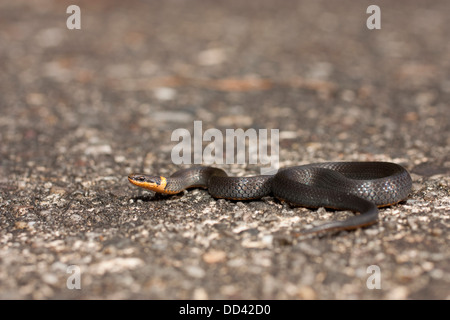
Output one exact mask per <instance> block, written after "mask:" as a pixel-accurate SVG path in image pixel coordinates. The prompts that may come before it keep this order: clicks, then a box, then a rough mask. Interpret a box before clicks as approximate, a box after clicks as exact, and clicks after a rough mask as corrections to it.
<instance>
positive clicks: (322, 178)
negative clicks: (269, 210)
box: [128, 162, 412, 234]
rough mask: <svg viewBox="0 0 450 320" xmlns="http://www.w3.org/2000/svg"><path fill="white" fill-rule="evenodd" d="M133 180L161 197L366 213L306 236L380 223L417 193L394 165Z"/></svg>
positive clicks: (211, 171)
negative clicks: (190, 192) (191, 195)
mask: <svg viewBox="0 0 450 320" xmlns="http://www.w3.org/2000/svg"><path fill="white" fill-rule="evenodd" d="M128 180H129V181H130V182H131V183H132V184H134V185H137V186H139V187H142V188H146V189H149V190H152V191H155V192H159V193H167V194H175V193H179V192H181V191H183V190H185V189H186V188H191V187H203V188H208V192H209V193H210V194H211V195H212V196H213V197H215V198H225V199H232V200H250V199H259V198H261V197H264V196H267V195H270V194H272V195H274V196H275V197H277V198H278V199H280V200H284V201H286V202H288V203H290V204H292V205H296V206H303V207H309V208H318V207H325V208H332V209H340V210H351V211H354V212H359V213H360V214H358V215H355V216H352V217H350V218H348V219H347V220H344V221H331V222H326V223H323V224H321V225H319V226H316V227H313V228H311V229H306V230H304V231H302V232H301V233H300V234H309V233H316V232H322V231H339V230H350V229H356V228H360V227H364V226H368V225H370V224H373V223H375V222H377V221H378V208H377V207H383V206H389V205H393V204H395V203H397V202H399V201H401V200H404V199H405V198H406V197H407V196H408V194H409V192H410V190H411V185H412V181H411V176H410V175H409V173H408V171H406V169H405V168H403V167H402V166H400V165H397V164H395V163H391V162H326V163H314V164H308V165H303V166H297V167H290V168H285V169H280V170H279V171H278V173H276V174H275V175H261V176H253V177H228V175H227V174H226V172H225V171H223V170H222V169H219V168H214V167H203V166H199V167H193V168H189V169H183V170H180V171H177V172H175V173H174V174H173V175H171V176H170V177H168V178H165V177H162V176H150V175H145V174H131V175H129V176H128Z"/></svg>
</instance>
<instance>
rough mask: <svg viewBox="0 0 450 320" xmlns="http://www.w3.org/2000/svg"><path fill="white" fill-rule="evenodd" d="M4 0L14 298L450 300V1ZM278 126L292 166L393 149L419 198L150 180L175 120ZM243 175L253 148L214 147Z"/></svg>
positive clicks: (0, 270) (3, 189) (8, 259)
mask: <svg viewBox="0 0 450 320" xmlns="http://www.w3.org/2000/svg"><path fill="white" fill-rule="evenodd" d="M76 2H77V5H78V6H79V7H80V9H81V29H80V30H76V29H74V30H69V29H68V28H67V26H66V20H67V19H68V18H69V16H70V14H68V13H66V9H67V7H68V6H69V5H71V4H73V3H72V2H71V1H43V0H42V1H39V2H32V1H24V0H21V1H9V2H5V1H3V2H2V3H1V4H0V68H1V71H2V72H1V73H0V93H1V94H0V111H1V116H0V298H1V299H449V298H450V263H449V262H450V249H449V244H450V236H449V227H450V220H449V219H450V191H449V182H450V156H449V155H450V106H449V101H450V55H449V52H450V38H449V34H448V21H449V20H448V17H449V16H450V2H449V1H445V0H436V1H407V2H406V1H401V2H395V3H393V2H392V1H377V3H378V5H379V6H380V9H381V29H379V30H376V29H375V30H369V29H368V28H367V26H366V20H367V19H368V17H369V16H370V15H369V14H367V13H366V10H367V7H368V6H369V5H371V4H373V3H372V2H373V1H339V3H338V2H330V1H324V0H321V1H313V0H311V1H306V0H305V1H275V0H273V1H269V0H261V1H253V0H252V1H239V0H227V1H197V0H192V1H182V0H177V1H175V0H169V1H156V0H155V1H137V0H136V1H126V2H125V1H106V0H105V1H95V2H94V1H76ZM194 121H201V124H202V130H203V131H205V130H207V129H218V130H220V132H223V133H224V132H226V130H227V129H237V128H242V129H244V130H247V129H250V128H254V129H257V130H258V129H278V130H279V162H280V166H281V167H284V166H291V165H297V164H305V163H310V162H321V161H344V160H347V161H392V162H396V163H399V164H401V165H403V166H404V167H405V168H407V169H408V170H409V171H410V172H411V176H412V178H413V189H412V192H411V194H410V196H409V198H408V199H407V200H406V201H404V202H402V203H400V204H398V205H394V206H391V207H387V208H383V209H380V221H379V223H378V224H376V225H373V226H371V227H368V228H365V229H361V230H357V231H354V232H340V233H337V234H332V235H323V236H320V237H306V238H299V237H296V236H295V234H296V232H297V231H298V230H300V229H302V228H303V227H305V226H310V225H314V224H316V223H320V222H323V221H329V220H332V219H345V218H346V217H349V216H351V215H352V213H351V212H347V211H333V210H325V209H323V208H319V209H306V208H294V207H291V206H289V205H287V204H285V203H283V202H280V201H278V200H276V199H274V198H272V197H266V198H263V199H262V200H258V201H250V202H240V201H228V200H223V199H221V200H217V199H214V198H212V197H211V196H210V195H209V194H208V192H207V191H205V190H201V189H194V190H190V191H188V192H185V193H184V194H181V195H175V196H155V194H154V193H152V192H150V191H145V190H142V189H139V188H136V187H134V186H132V185H131V184H129V183H128V181H127V178H126V177H127V175H128V174H129V173H131V172H134V171H143V172H146V173H158V174H161V175H167V174H170V173H172V172H174V171H176V170H177V169H179V168H180V167H188V165H186V166H185V165H177V164H174V163H173V161H172V157H171V153H172V150H173V148H174V146H175V145H177V141H172V140H171V136H172V133H173V132H174V130H176V129H187V130H189V131H190V132H193V128H194ZM217 166H219V167H221V168H223V169H225V170H226V171H227V172H228V173H229V174H230V175H237V176H243V175H252V174H258V173H259V169H260V166H259V165H258V164H256V165H253V164H249V165H245V164H223V165H217Z"/></svg>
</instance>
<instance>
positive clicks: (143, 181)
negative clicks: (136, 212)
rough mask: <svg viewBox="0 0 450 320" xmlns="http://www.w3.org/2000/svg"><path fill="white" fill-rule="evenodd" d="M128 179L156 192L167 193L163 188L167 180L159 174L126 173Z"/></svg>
mask: <svg viewBox="0 0 450 320" xmlns="http://www.w3.org/2000/svg"><path fill="white" fill-rule="evenodd" d="M128 181H130V183H132V184H134V185H135V186H138V187H141V188H145V189H148V190H151V191H154V192H158V193H167V191H166V190H165V188H166V185H167V180H166V178H164V177H161V176H149V175H146V174H140V173H132V174H130V175H128Z"/></svg>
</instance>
